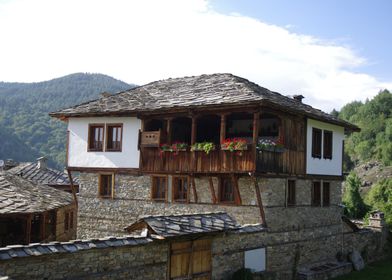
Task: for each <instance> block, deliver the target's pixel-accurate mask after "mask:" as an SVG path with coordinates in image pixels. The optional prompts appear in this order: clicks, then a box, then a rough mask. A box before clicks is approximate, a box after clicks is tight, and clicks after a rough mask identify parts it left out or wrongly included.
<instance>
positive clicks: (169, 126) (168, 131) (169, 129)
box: [166, 119, 172, 145]
mask: <svg viewBox="0 0 392 280" xmlns="http://www.w3.org/2000/svg"><path fill="white" fill-rule="evenodd" d="M166 124H167V125H166V135H167V137H166V141H167V144H169V145H171V141H172V139H171V132H172V119H166Z"/></svg>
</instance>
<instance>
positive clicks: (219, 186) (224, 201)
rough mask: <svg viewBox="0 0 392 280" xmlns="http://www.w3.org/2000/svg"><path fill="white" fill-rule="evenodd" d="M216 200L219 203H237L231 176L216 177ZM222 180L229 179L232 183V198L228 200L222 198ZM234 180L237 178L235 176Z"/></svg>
mask: <svg viewBox="0 0 392 280" xmlns="http://www.w3.org/2000/svg"><path fill="white" fill-rule="evenodd" d="M218 178H219V179H218V184H219V185H218V202H219V203H220V204H228V205H236V204H238V201H237V200H238V199H237V197H236V191H235V183H234V182H233V178H231V177H229V176H220V177H218ZM224 180H229V181H230V182H231V184H232V192H233V200H232V201H229V200H222V195H223V193H222V189H223V186H224V184H223V181H224ZM234 180H238V179H237V178H235V179H234Z"/></svg>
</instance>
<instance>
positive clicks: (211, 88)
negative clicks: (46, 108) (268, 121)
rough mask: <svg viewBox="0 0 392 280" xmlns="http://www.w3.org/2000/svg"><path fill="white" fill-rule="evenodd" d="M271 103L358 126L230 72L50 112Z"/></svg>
mask: <svg viewBox="0 0 392 280" xmlns="http://www.w3.org/2000/svg"><path fill="white" fill-rule="evenodd" d="M262 103H265V104H272V105H274V106H277V107H280V108H284V109H286V110H289V111H292V112H293V113H300V114H304V115H306V116H308V117H312V118H315V119H319V120H323V121H327V122H330V123H334V124H337V125H341V126H344V127H346V128H349V129H352V130H358V127H356V126H355V125H352V124H350V123H348V122H346V121H343V120H340V119H338V118H336V117H334V116H332V115H329V114H327V113H325V112H323V111H321V110H318V109H315V108H313V107H311V106H309V105H306V104H304V103H302V102H299V101H296V100H294V99H293V98H289V97H287V96H284V95H281V94H279V93H277V92H273V91H270V90H268V89H266V88H263V87H260V86H259V85H257V84H255V83H253V82H250V81H248V80H246V79H244V78H241V77H238V76H234V75H232V74H227V73H226V74H211V75H201V76H193V77H183V78H175V79H166V80H161V81H156V82H152V83H149V84H146V85H143V86H139V87H135V88H132V89H130V90H127V91H123V92H120V93H117V94H114V95H111V96H106V97H102V98H100V99H97V100H93V101H89V102H86V103H82V104H79V105H76V106H73V107H71V108H67V109H63V110H60V111H57V112H52V113H50V115H51V116H53V117H58V118H67V117H82V116H104V115H127V114H128V115H129V114H131V113H142V112H154V111H167V110H171V109H195V108H198V107H206V106H208V107H213V106H236V105H253V104H262Z"/></svg>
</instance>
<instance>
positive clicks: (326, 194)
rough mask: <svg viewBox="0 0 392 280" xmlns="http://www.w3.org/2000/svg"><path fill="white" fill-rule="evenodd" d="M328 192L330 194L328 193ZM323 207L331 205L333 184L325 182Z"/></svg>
mask: <svg viewBox="0 0 392 280" xmlns="http://www.w3.org/2000/svg"><path fill="white" fill-rule="evenodd" d="M326 190H328V192H326ZM322 200H323V207H329V206H330V205H331V183H330V182H323V196H322Z"/></svg>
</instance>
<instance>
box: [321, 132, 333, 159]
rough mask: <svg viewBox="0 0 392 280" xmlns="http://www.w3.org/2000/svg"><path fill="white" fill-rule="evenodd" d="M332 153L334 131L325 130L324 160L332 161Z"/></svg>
mask: <svg viewBox="0 0 392 280" xmlns="http://www.w3.org/2000/svg"><path fill="white" fill-rule="evenodd" d="M327 137H328V140H327ZM329 137H330V138H329ZM332 151H333V131H331V130H324V131H323V158H324V159H332Z"/></svg>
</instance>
